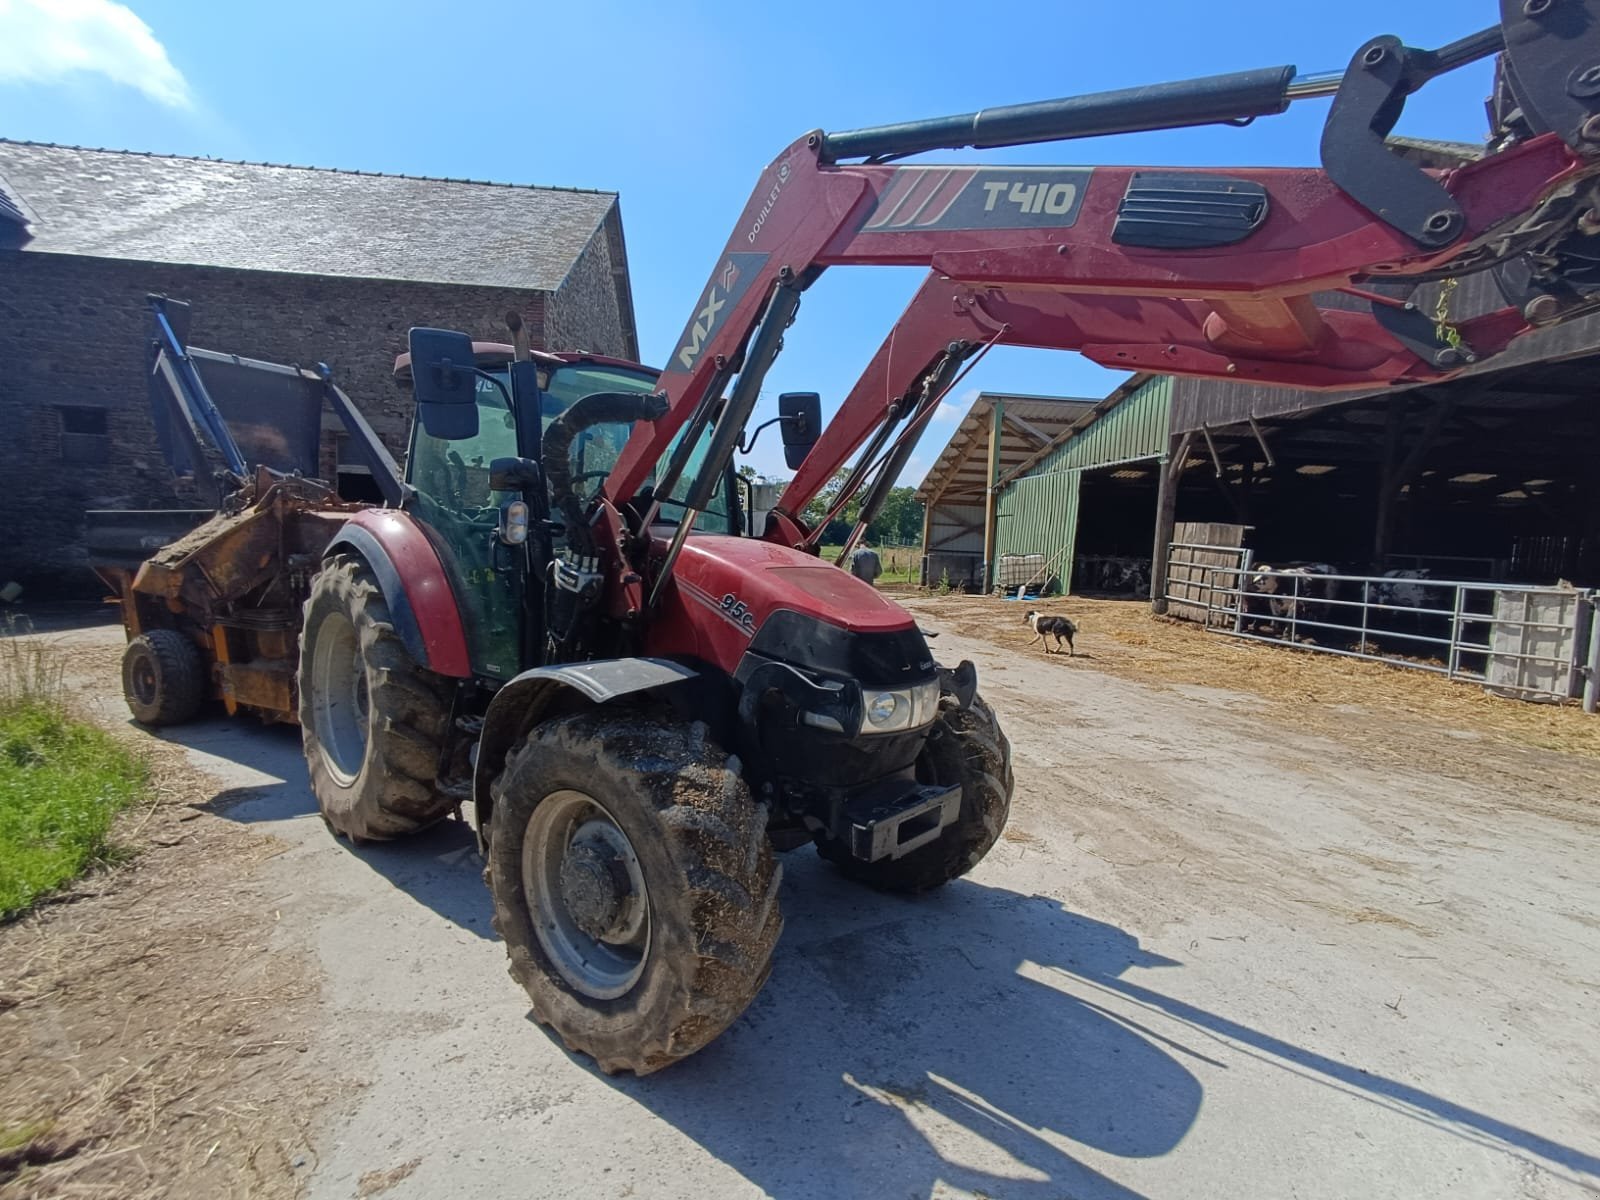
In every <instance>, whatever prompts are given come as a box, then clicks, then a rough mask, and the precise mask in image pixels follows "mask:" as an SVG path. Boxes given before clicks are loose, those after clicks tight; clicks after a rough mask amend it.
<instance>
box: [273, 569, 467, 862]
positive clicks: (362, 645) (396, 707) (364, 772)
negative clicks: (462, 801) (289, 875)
mask: <svg viewBox="0 0 1600 1200" xmlns="http://www.w3.org/2000/svg"><path fill="white" fill-rule="evenodd" d="M299 683H300V737H301V741H302V743H303V745H304V746H305V753H306V766H307V767H308V768H309V770H310V772H311V790H312V792H313V793H315V795H316V797H317V805H318V806H319V807H320V808H321V809H322V815H323V818H324V819H325V820H326V821H327V822H328V824H329V826H331V827H332V828H333V830H334V831H335V832H336V833H342V834H344V835H345V836H346V837H348V838H350V839H352V840H353V841H362V840H366V839H369V838H370V839H381V838H393V837H400V836H402V835H404V834H408V833H414V832H416V831H417V830H418V829H421V828H423V827H424V826H426V825H431V824H432V823H433V822H435V821H437V820H438V819H439V818H440V817H443V816H445V815H446V814H447V813H449V812H450V811H451V810H452V809H453V808H454V807H455V806H456V803H457V801H456V799H455V798H454V797H451V796H448V795H443V794H441V793H440V792H439V790H438V788H437V787H436V785H435V780H436V776H437V773H438V765H439V753H440V749H441V747H442V746H443V745H444V739H445V737H446V736H447V734H448V732H449V725H450V685H449V683H448V681H447V680H445V679H444V678H442V677H441V676H438V675H435V674H434V673H433V672H431V671H428V670H425V669H423V668H422V667H419V666H418V665H417V664H416V663H415V662H414V661H412V658H411V656H410V655H409V654H408V653H406V648H405V645H404V643H402V642H401V641H400V637H399V635H398V634H397V633H395V630H394V624H393V622H392V621H391V620H390V617H389V607H388V605H387V604H386V603H385V602H384V599H383V592H382V591H381V590H380V589H379V587H378V584H377V581H376V580H375V579H374V578H373V575H372V571H371V570H370V568H368V566H367V564H366V563H365V562H364V561H362V560H361V559H360V558H359V557H357V556H355V555H350V554H337V555H335V556H334V557H333V558H331V559H330V560H329V561H328V564H327V566H325V567H324V568H323V570H322V573H321V574H319V575H318V576H317V578H316V580H315V582H313V583H312V585H311V596H310V598H309V599H308V600H307V601H306V609H305V627H304V629H303V630H302V632H301V634H300V675H299Z"/></svg>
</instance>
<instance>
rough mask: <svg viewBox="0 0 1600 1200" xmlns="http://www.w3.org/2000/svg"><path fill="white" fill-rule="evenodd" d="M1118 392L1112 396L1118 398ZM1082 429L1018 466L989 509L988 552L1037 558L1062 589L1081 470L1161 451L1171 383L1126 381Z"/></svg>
mask: <svg viewBox="0 0 1600 1200" xmlns="http://www.w3.org/2000/svg"><path fill="white" fill-rule="evenodd" d="M1119 392H1120V394H1119ZM1119 392H1113V393H1112V394H1111V395H1110V396H1108V397H1107V398H1106V402H1105V403H1104V404H1103V406H1101V407H1097V408H1096V410H1095V412H1094V413H1093V414H1092V415H1091V416H1090V417H1089V418H1088V419H1087V420H1086V421H1084V422H1083V423H1081V424H1079V425H1077V426H1075V427H1074V428H1072V429H1070V430H1068V431H1067V432H1066V433H1065V434H1063V435H1062V436H1061V437H1060V438H1058V439H1056V442H1055V443H1054V444H1053V445H1051V446H1049V447H1047V448H1045V449H1044V450H1041V451H1040V452H1039V453H1038V454H1037V455H1036V456H1035V457H1034V458H1033V459H1032V460H1030V461H1029V462H1027V463H1024V464H1023V465H1022V466H1021V467H1019V468H1018V474H1017V477H1016V478H1014V479H1013V480H1012V481H1011V482H1010V483H1007V484H1004V485H1002V488H1001V491H1000V495H999V497H998V498H997V503H996V513H997V518H996V530H995V554H996V557H997V558H998V557H1001V556H1004V555H1007V554H1042V555H1044V557H1045V561H1046V563H1047V564H1048V565H1049V573H1050V574H1051V575H1054V576H1056V577H1057V578H1059V579H1060V580H1061V581H1062V583H1063V585H1064V587H1065V586H1070V581H1071V579H1072V561H1073V555H1074V550H1075V546H1076V542H1077V536H1078V494H1079V486H1080V483H1081V480H1082V476H1083V472H1085V471H1091V470H1095V469H1096V468H1100V467H1113V466H1117V465H1119V464H1122V463H1129V462H1138V461H1140V460H1143V459H1151V458H1162V457H1164V456H1165V455H1166V453H1167V439H1168V430H1169V429H1170V422H1171V416H1172V380H1171V378H1170V377H1168V376H1165V375H1161V376H1156V377H1153V378H1146V379H1143V380H1139V379H1134V380H1130V381H1129V383H1128V384H1125V385H1124V388H1123V389H1119Z"/></svg>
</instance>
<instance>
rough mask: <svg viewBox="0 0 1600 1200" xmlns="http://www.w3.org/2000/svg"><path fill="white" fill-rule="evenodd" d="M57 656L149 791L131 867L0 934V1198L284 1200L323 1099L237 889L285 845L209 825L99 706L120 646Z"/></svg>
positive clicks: (295, 967)
mask: <svg viewBox="0 0 1600 1200" xmlns="http://www.w3.org/2000/svg"><path fill="white" fill-rule="evenodd" d="M71 641H72V642H73V644H72V647H71V650H70V653H71V654H72V658H73V662H72V677H73V680H74V683H75V686H76V688H77V695H76V702H77V704H78V706H79V707H80V708H81V709H82V710H84V711H86V712H88V713H89V714H91V715H92V716H94V717H95V718H96V719H99V720H101V721H102V722H103V723H105V724H107V725H108V726H109V727H110V728H112V729H113V730H117V731H119V732H120V733H121V734H122V736H124V737H125V738H126V739H127V740H128V741H129V742H130V743H131V744H133V745H135V746H136V747H137V749H138V752H139V753H140V754H141V755H142V756H143V757H144V758H145V759H146V761H147V762H148V763H149V764H150V767H151V775H152V780H153V793H154V794H153V800H152V803H150V804H148V805H143V806H140V807H139V808H137V809H135V810H134V811H132V812H130V813H127V814H125V816H124V817H123V818H122V820H121V822H120V825H119V827H118V829H117V840H118V842H119V843H120V844H121V845H123V846H125V847H128V848H130V849H132V850H133V851H135V856H134V857H133V858H131V859H130V860H129V861H128V862H126V863H125V864H124V865H122V866H120V867H116V868H113V869H111V870H109V871H102V872H99V873H96V874H94V875H92V876H90V877H89V878H87V879H84V880H82V881H80V882H79V883H78V884H76V885H74V886H73V887H71V888H70V889H69V890H68V891H66V892H65V893H64V894H62V895H60V896H58V897H57V898H55V899H54V900H53V901H51V902H49V903H46V904H45V905H44V906H43V907H41V908H39V909H38V910H36V911H35V913H34V914H32V915H31V916H29V917H27V918H25V919H23V920H21V921H18V922H15V923H13V924H11V925H8V926H4V927H0V1045H3V1046H5V1047H6V1050H5V1068H4V1072H3V1073H0V1135H3V1137H0V1197H4V1198H6V1200H11V1198H14V1197H15V1198H20V1197H29V1198H33V1197H40V1198H44V1197H56V1196H61V1197H66V1196H74V1197H83V1196H90V1197H106V1198H108V1200H113V1198H114V1200H140V1198H142V1197H147V1196H181V1197H189V1196H192V1197H233V1196H241V1197H242V1196H259V1197H279V1196H291V1195H293V1194H295V1192H296V1191H297V1183H296V1174H297V1172H296V1169H295V1165H294V1164H295V1162H296V1160H299V1162H300V1166H301V1167H303V1166H305V1165H306V1163H307V1162H308V1159H307V1157H306V1155H307V1143H306V1137H307V1123H308V1121H309V1118H310V1113H311V1108H312V1105H313V1103H314V1101H315V1100H316V1099H317V1098H318V1097H319V1096H320V1095H321V1094H323V1093H325V1092H326V1091H328V1085H327V1083H326V1081H325V1079H324V1077H323V1075H322V1073H321V1072H320V1071H319V1070H317V1069H316V1068H315V1066H314V1064H312V1063H308V1062H307V1059H308V1058H310V1057H314V1056H310V1055H308V1053H307V1052H308V1050H309V1047H310V1043H309V1041H308V1038H307V1036H306V1030H305V1028H303V1022H304V1021H305V1020H306V1017H307V1014H308V1013H309V1012H311V1011H312V1010H313V1008H314V998H315V988H316V984H315V979H316V975H315V972H314V970H312V969H311V968H310V965H309V964H308V961H307V956H306V955H305V953H304V952H303V951H300V952H296V951H294V950H292V949H282V948H276V947H274V946H272V945H271V944H270V943H271V941H272V933H273V927H274V924H275V920H274V913H273V910H272V907H271V898H270V897H269V896H266V895H264V894H263V893H262V890H261V889H260V887H259V881H258V880H257V879H255V878H254V877H253V875H254V868H255V867H256V866H257V865H258V864H260V863H262V862H263V861H265V860H267V859H270V858H271V857H273V856H274V855H276V854H279V853H282V851H283V850H284V849H286V847H285V846H284V844H283V843H282V842H280V841H278V840H277V839H275V838H272V837H270V836H265V835H262V834H259V833H256V832H254V831H250V830H243V829H240V828H239V826H237V825H235V824H232V823H230V822H228V821H226V820H223V819H222V818H220V817H219V816H217V815H216V814H215V812H214V811H213V810H212V805H211V801H212V799H213V797H214V796H215V795H216V791H217V789H216V786H215V780H214V779H213V778H211V777H210V776H208V775H206V774H205V773H204V772H202V771H199V770H196V769H195V768H194V767H193V766H192V765H190V764H189V763H188V762H187V761H186V756H185V753H184V751H183V748H182V747H180V746H177V745H174V744H172V743H169V742H166V741H162V740H160V739H159V738H154V737H151V736H149V735H148V734H146V733H143V732H141V731H139V730H137V729H136V728H134V727H132V726H130V725H129V724H128V723H127V722H126V712H125V711H124V712H123V713H121V714H120V715H119V714H117V713H116V712H115V710H114V709H108V707H107V704H106V701H107V700H108V699H112V700H116V701H118V702H120V696H119V695H117V694H116V692H115V691H114V684H115V680H116V679H117V665H118V657H119V653H120V646H118V645H116V644H115V642H114V641H111V640H108V639H104V638H102V639H100V641H101V644H98V645H87V646H86V645H82V644H81V643H80V642H79V640H78V639H71ZM108 684H110V685H112V686H111V687H108V686H107V685H108ZM108 691H109V692H111V695H110V696H109V697H108V696H107V693H108Z"/></svg>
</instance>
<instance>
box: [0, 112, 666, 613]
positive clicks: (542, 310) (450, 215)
mask: <svg viewBox="0 0 1600 1200" xmlns="http://www.w3.org/2000/svg"><path fill="white" fill-rule="evenodd" d="M150 293H161V294H165V295H168V296H171V297H173V298H175V299H180V300H186V301H189V302H190V303H191V304H192V305H193V306H194V308H193V316H194V320H193V327H192V330H191V334H190V340H191V342H192V343H193V344H194V345H196V346H203V347H206V348H208V349H213V350H221V351H226V352H229V353H234V354H240V355H244V356H247V357H252V358H262V359H268V360H271V361H275V362H284V363H299V364H302V365H305V366H313V365H315V364H316V363H319V362H325V363H327V364H328V365H329V366H330V367H331V368H332V369H333V375H334V380H335V382H337V383H338V384H339V385H340V386H341V387H342V388H343V389H344V390H345V391H346V392H347V393H348V394H349V395H350V396H351V398H352V399H354V400H355V402H356V403H357V404H358V405H360V407H361V408H362V409H363V411H364V412H365V413H366V415H367V418H368V419H369V420H370V421H371V422H372V424H373V426H374V428H376V429H377V431H378V432H379V433H380V434H381V435H382V436H383V437H384V439H385V440H386V441H387V442H388V443H389V445H390V448H391V449H392V450H394V451H395V453H396V454H397V455H399V454H401V453H402V452H403V451H404V448H405V439H406V434H407V430H408V428H409V424H410V416H411V401H410V396H409V393H408V392H406V391H404V390H403V389H401V388H399V387H398V386H397V385H396V384H395V382H394V380H393V377H392V369H393V364H394V358H395V355H396V354H399V353H400V352H402V351H403V350H404V349H405V342H406V331H407V330H408V329H409V328H410V327H411V326H413V325H437V326H444V327H449V328H457V329H463V330H465V331H467V332H468V333H470V334H471V335H472V336H473V337H475V338H479V339H482V340H491V341H507V340H509V336H508V334H507V333H506V325H505V318H506V314H507V312H509V311H512V310H515V311H516V312H518V313H520V314H521V315H522V318H523V321H524V323H525V324H526V325H527V327H528V329H529V330H530V333H531V339H532V343H533V345H534V347H535V348H544V349H553V350H591V351H594V352H596V353H601V354H610V355H616V356H619V357H623V358H629V359H635V360H636V359H637V358H638V357H639V348H638V337H637V333H636V331H635V325H634V314H633V304H632V299H631V296H630V293H629V286H628V263H627V254H626V250H625V247H624V242H623V235H622V217H621V211H620V209H619V207H618V200H617V196H616V194H615V193H612V192H603V191H587V190H579V189H567V188H550V187H529V186H521V185H509V184H498V183H480V182H473V181H468V180H452V179H428V178H417V177H412V176H399V175H377V174H370V173H363V172H354V171H338V170H326V169H320V168H305V167H289V166H275V165H270V164H261V163H242V162H241V163H235V162H220V161H215V160H211V159H196V158H178V157H167V156H161V155H154V154H138V153H130V152H126V151H115V150H88V149H82V148H78V147H73V146H56V145H43V144H37V143H28V142H12V141H4V140H0V429H4V431H5V435H4V437H3V438H0V480H3V483H0V524H3V525H4V527H5V530H6V536H5V538H4V540H3V542H0V585H3V584H5V583H7V582H8V581H13V580H15V581H17V582H20V583H21V584H23V585H24V587H25V589H27V591H28V593H29V595H31V596H39V595H42V594H52V593H54V594H70V593H76V594H85V593H92V592H93V591H94V590H95V589H96V587H97V586H98V585H97V584H96V582H95V581H94V579H93V577H92V576H91V575H90V573H89V571H88V570H87V568H86V566H85V556H84V551H83V547H82V542H81V539H82V523H83V513H84V510H85V509H91V508H164V507H184V506H186V505H184V504H181V503H180V501H179V497H178V496H177V494H176V493H175V491H174V487H173V483H172V479H171V475H170V473H169V471H168V469H167V466H166V464H165V462H164V461H163V460H162V458H161V456H160V454H159V452H158V451H157V449H156V443H155V434H154V429H153V426H152V423H151V418H150V414H149V409H148V405H147V388H146V377H145V376H146V363H147V352H146V343H147V340H148V335H147V323H148V315H147V307H146V302H145V297H146V295H147V294H150ZM334 424H335V422H334V419H333V418H332V417H331V414H330V415H329V416H328V417H327V422H326V426H325V427H326V428H327V429H328V430H329V432H328V433H327V435H326V437H325V447H324V454H323V465H324V467H325V468H326V469H328V470H329V471H332V470H336V469H337V467H338V465H339V460H340V450H339V444H338V441H337V439H336V437H335V435H334V433H333V432H332V430H333V426H334Z"/></svg>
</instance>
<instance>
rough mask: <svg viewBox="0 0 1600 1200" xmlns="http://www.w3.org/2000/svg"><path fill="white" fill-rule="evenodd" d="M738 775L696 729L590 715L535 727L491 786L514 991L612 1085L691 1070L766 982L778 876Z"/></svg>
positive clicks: (492, 874)
mask: <svg viewBox="0 0 1600 1200" xmlns="http://www.w3.org/2000/svg"><path fill="white" fill-rule="evenodd" d="M740 770H741V768H740V764H739V760H738V759H737V758H733V757H730V756H729V755H728V754H727V753H726V752H725V751H723V750H722V749H721V748H720V747H718V746H717V745H716V744H715V743H714V742H713V741H711V740H710V738H709V737H708V736H707V732H706V728H705V726H704V725H703V724H701V723H699V722H694V723H693V724H684V723H682V722H679V721H675V720H673V719H671V718H669V717H666V716H656V715H649V714H642V713H638V712H626V711H617V712H610V711H606V710H595V711H589V712H583V713H578V714H575V715H572V716H567V717H562V718H559V719H556V720H553V721H550V722H547V723H545V724H543V725H539V726H536V727H535V728H534V730H533V731H532V732H531V733H530V734H529V735H528V736H527V738H526V739H525V740H524V741H523V743H522V744H521V745H520V746H519V747H518V748H517V749H516V750H514V751H512V753H511V754H510V755H509V756H508V757H507V759H506V767H505V770H504V771H503V772H502V773H501V775H500V777H499V778H498V779H497V780H496V781H495V784H494V788H493V795H494V813H493V817H492V819H491V822H490V839H489V853H488V865H487V867H486V868H485V876H486V878H487V881H488V884H489V889H490V892H491V893H492V895H493V897H494V912H495V917H494V925H495V929H496V930H497V931H498V932H499V934H500V936H501V937H503V938H504V939H505V942H506V951H507V953H508V954H509V956H510V959H511V963H510V970H511V976H512V978H513V979H515V980H516V981H517V982H518V983H520V984H521V985H522V986H523V987H524V988H525V989H526V990H527V992H528V996H529V998H530V999H531V1000H532V1002H533V1015H534V1016H535V1017H536V1018H537V1019H538V1020H539V1022H540V1023H541V1024H544V1025H548V1026H549V1027H550V1028H551V1029H552V1030H553V1031H554V1032H555V1033H556V1034H557V1035H558V1036H559V1037H560V1038H561V1040H562V1041H563V1042H564V1043H566V1046H567V1048H568V1049H569V1050H574V1051H578V1052H581V1053H583V1054H587V1055H590V1056H591V1057H593V1058H594V1059H595V1061H596V1062H597V1063H598V1064H599V1066H600V1069H601V1070H602V1071H605V1072H606V1073H607V1074H613V1073H615V1072H617V1071H633V1072H635V1073H637V1074H640V1075H646V1074H649V1073H650V1072H652V1071H659V1070H660V1069H661V1068H662V1067H666V1066H669V1065H671V1064H672V1063H674V1062H676V1061H678V1060H679V1059H681V1058H684V1057H686V1056H688V1055H690V1054H693V1053H694V1052H695V1051H696V1050H699V1049H700V1048H701V1047H703V1046H705V1045H706V1044H707V1043H708V1042H710V1041H711V1040H712V1039H713V1038H714V1037H716V1036H717V1035H718V1034H719V1033H721V1032H722V1031H723V1030H724V1029H726V1028H727V1027H728V1026H729V1025H730V1024H732V1022H733V1021H734V1020H735V1019H736V1018H737V1017H738V1016H739V1014H740V1013H742V1012H743V1011H744V1010H745V1008H746V1006H748V1005H749V1003H750V1001H751V1000H753V999H754V998H755V995H756V993H757V992H759V991H760V990H761V985H762V984H763V983H765V982H766V979H767V973H768V971H769V970H770V969H771V962H772V951H773V947H774V946H775V945H776V944H777V941H778V934H779V933H780V932H781V930H782V928H783V918H782V916H781V915H780V914H779V911H778V882H779V878H780V874H781V871H780V868H779V867H778V865H777V864H776V863H775V862H774V859H773V854H772V848H771V846H770V844H769V843H768V841H767V833H766V824H767V810H766V806H765V805H762V804H756V803H753V802H752V800H751V797H750V789H749V788H748V787H747V786H746V784H745V782H744V779H743V778H742V777H741V774H740Z"/></svg>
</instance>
